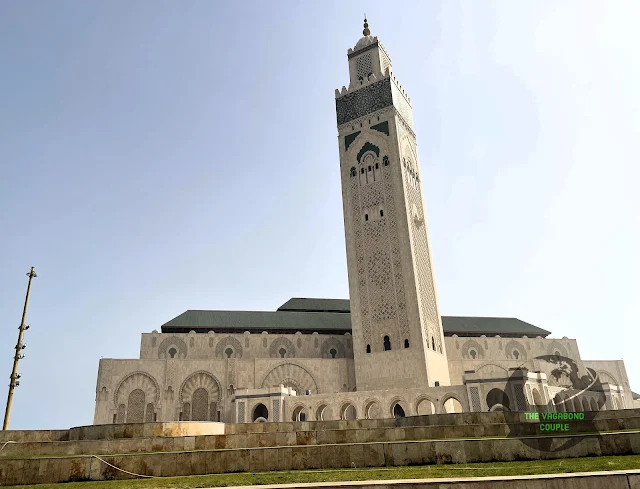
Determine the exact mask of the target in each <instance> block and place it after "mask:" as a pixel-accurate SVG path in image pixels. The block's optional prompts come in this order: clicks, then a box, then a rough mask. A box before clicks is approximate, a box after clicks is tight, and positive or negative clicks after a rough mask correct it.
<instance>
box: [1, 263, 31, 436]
mask: <svg viewBox="0 0 640 489" xmlns="http://www.w3.org/2000/svg"><path fill="white" fill-rule="evenodd" d="M27 277H29V284H28V285H27V297H26V298H25V300H24V309H23V311H22V321H21V322H20V327H19V328H18V331H19V333H18V342H17V343H16V348H15V350H16V354H15V355H14V357H13V370H12V371H11V377H10V379H11V382H10V383H9V395H8V396H7V409H6V410H5V412H4V423H3V425H2V429H3V430H6V429H7V428H8V427H9V416H10V415H11V403H12V402H13V390H14V389H15V388H16V387H17V386H19V385H20V382H19V380H18V379H19V378H20V374H19V373H18V362H19V361H20V359H21V358H24V355H23V354H22V350H24V349H25V348H26V347H27V345H25V344H24V343H22V337H23V336H24V332H25V331H26V330H28V329H29V325H28V324H24V321H25V319H26V318H27V307H28V306H29V293H30V292H31V280H32V279H33V278H34V277H37V275H36V270H35V268H34V267H31V271H30V272H29V273H27Z"/></svg>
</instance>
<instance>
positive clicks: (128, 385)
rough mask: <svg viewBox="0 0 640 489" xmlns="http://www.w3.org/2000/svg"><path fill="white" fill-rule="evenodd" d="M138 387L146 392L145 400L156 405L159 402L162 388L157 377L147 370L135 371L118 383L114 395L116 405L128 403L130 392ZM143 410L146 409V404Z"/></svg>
mask: <svg viewBox="0 0 640 489" xmlns="http://www.w3.org/2000/svg"><path fill="white" fill-rule="evenodd" d="M136 389H140V390H141V391H142V392H143V393H144V399H143V402H144V401H145V400H146V402H147V403H152V404H154V405H155V404H156V403H157V402H158V398H159V394H160V388H159V387H158V383H157V382H156V379H154V378H153V377H152V376H151V375H149V374H148V373H146V372H133V373H130V374H129V375H127V376H125V377H124V378H123V379H122V380H121V381H120V383H119V384H118V387H117V388H116V390H115V395H114V397H113V402H114V406H119V405H121V404H124V405H127V404H128V403H129V394H131V392H133V391H134V390H136ZM142 410H143V411H144V404H143V406H142ZM127 417H128V416H127ZM140 422H142V421H140Z"/></svg>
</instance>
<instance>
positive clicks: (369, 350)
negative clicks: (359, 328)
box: [367, 345, 371, 353]
mask: <svg viewBox="0 0 640 489" xmlns="http://www.w3.org/2000/svg"><path fill="white" fill-rule="evenodd" d="M367 353H371V345H367Z"/></svg>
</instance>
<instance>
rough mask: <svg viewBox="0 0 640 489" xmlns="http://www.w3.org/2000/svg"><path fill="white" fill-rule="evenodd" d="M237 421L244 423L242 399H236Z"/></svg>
mask: <svg viewBox="0 0 640 489" xmlns="http://www.w3.org/2000/svg"><path fill="white" fill-rule="evenodd" d="M238 423H244V401H238Z"/></svg>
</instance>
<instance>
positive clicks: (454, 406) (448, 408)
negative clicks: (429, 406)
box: [442, 397, 462, 414]
mask: <svg viewBox="0 0 640 489" xmlns="http://www.w3.org/2000/svg"><path fill="white" fill-rule="evenodd" d="M442 407H443V408H444V412H445V413H447V414H451V413H461V412H462V404H461V403H460V401H458V400H457V399H456V398H455V397H450V398H448V399H447V400H446V401H445V402H444V403H443V405H442Z"/></svg>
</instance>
